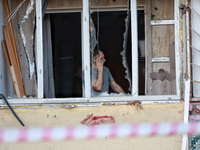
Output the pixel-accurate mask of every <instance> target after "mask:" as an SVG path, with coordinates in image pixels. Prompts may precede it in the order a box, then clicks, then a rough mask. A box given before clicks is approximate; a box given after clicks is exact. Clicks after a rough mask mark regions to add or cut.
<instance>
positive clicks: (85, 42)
mask: <svg viewBox="0 0 200 150" xmlns="http://www.w3.org/2000/svg"><path fill="white" fill-rule="evenodd" d="M82 2H83V10H82V70H83V73H84V80H83V81H84V83H83V89H84V90H83V97H80V98H53V99H44V98H43V95H44V92H43V84H44V83H43V35H42V0H36V22H37V34H36V36H37V38H36V42H37V44H36V45H37V49H36V56H37V59H36V63H37V72H38V80H37V85H38V86H37V87H38V88H37V98H33V99H11V100H9V102H10V104H11V105H30V104H31V105H33V104H73V103H104V102H109V101H112V102H120V103H123V102H127V101H133V100H141V101H143V102H144V103H165V102H168V103H170V102H172V103H174V102H175V103H176V102H180V100H181V97H180V94H181V91H180V77H181V74H180V73H181V64H180V51H181V48H180V47H179V43H180V40H179V8H178V6H179V0H174V7H175V8H174V12H175V13H174V20H173V21H171V20H170V21H169V23H173V24H174V25H175V28H174V29H175V31H174V33H175V57H176V58H175V59H176V86H177V88H176V89H177V95H165V96H164V95H151V96H149V95H148V96H139V95H138V57H137V56H138V42H137V41H138V37H137V0H131V16H132V18H131V29H132V30H131V33H132V64H134V65H132V72H133V73H132V85H133V86H132V94H131V96H118V97H117V96H116V97H91V77H90V40H89V39H90V34H89V15H90V14H89V0H82ZM154 23H159V22H154ZM161 23H162V22H161ZM0 105H5V104H4V102H3V101H1V100H0Z"/></svg>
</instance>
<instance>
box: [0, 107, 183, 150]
mask: <svg viewBox="0 0 200 150" xmlns="http://www.w3.org/2000/svg"><path fill="white" fill-rule="evenodd" d="M143 107H144V110H138V111H137V109H136V108H135V106H128V105H119V106H100V107H81V108H74V109H65V108H44V107H41V108H37V109H28V108H25V109H15V112H16V113H17V114H18V115H19V117H20V118H21V120H22V121H23V122H24V124H25V125H26V126H27V127H33V126H40V127H41V126H42V127H44V126H59V125H62V126H63V125H64V126H65V125H66V126H68V125H72V126H73V125H81V124H80V122H81V121H82V120H83V119H85V118H86V117H87V115H88V114H91V113H93V114H94V115H95V116H103V115H108V116H113V117H114V118H115V120H116V124H121V123H143V122H144V123H147V122H149V123H151V122H152V123H153V122H182V121H183V112H184V110H183V109H184V105H183V104H152V105H143ZM5 127H20V125H19V123H18V122H17V121H16V119H15V118H14V117H13V115H12V114H11V112H10V111H9V110H7V109H0V128H5ZM11 136H12V135H11ZM181 144H182V137H181V136H172V137H153V138H144V137H142V138H124V139H107V138H105V139H98V140H79V141H59V142H44V143H41V142H37V143H12V144H5V143H3V144H0V150H5V149H6V150H13V149H15V150H18V149H19V150H27V149H29V150H35V149H37V150H66V149H70V150H86V149H87V150H122V149H124V150H133V149H135V150H146V149H148V150H178V149H181Z"/></svg>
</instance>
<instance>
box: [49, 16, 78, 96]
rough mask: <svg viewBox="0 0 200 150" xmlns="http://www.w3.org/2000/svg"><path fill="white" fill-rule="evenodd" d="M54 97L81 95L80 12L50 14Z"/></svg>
mask: <svg viewBox="0 0 200 150" xmlns="http://www.w3.org/2000/svg"><path fill="white" fill-rule="evenodd" d="M51 27H52V30H51V31H52V48H53V63H54V64H53V65H54V82H55V94H56V97H82V83H81V70H82V69H81V67H82V59H81V58H82V56H81V13H62V14H59V13H57V14H51Z"/></svg>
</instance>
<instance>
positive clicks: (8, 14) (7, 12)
mask: <svg viewBox="0 0 200 150" xmlns="http://www.w3.org/2000/svg"><path fill="white" fill-rule="evenodd" d="M3 3H4V9H5V13H6V19H7V23H8V28H9V33H10V40H11V44H12V48H13V53H14V57H15V60H16V66H17V70H18V72H19V73H20V75H21V77H22V73H21V66H20V63H19V58H18V53H17V47H16V42H15V37H14V32H13V25H12V19H10V17H8V16H10V11H9V5H8V1H7V0H3ZM22 82H23V85H24V81H23V77H22ZM23 90H24V93H25V95H26V90H25V87H24V86H23Z"/></svg>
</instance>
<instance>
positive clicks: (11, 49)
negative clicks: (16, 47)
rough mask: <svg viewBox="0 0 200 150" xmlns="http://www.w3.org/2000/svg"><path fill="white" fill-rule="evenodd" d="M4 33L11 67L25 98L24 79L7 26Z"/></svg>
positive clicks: (4, 27)
mask: <svg viewBox="0 0 200 150" xmlns="http://www.w3.org/2000/svg"><path fill="white" fill-rule="evenodd" d="M3 32H4V36H5V40H6V45H7V49H8V56H9V58H10V62H11V65H12V66H13V68H14V72H15V74H16V78H17V83H18V86H19V91H20V95H21V97H23V96H25V92H24V88H23V82H22V77H21V73H20V72H19V71H18V69H17V64H16V59H15V56H14V53H13V48H12V44H11V40H10V36H9V31H8V28H7V26H3Z"/></svg>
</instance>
